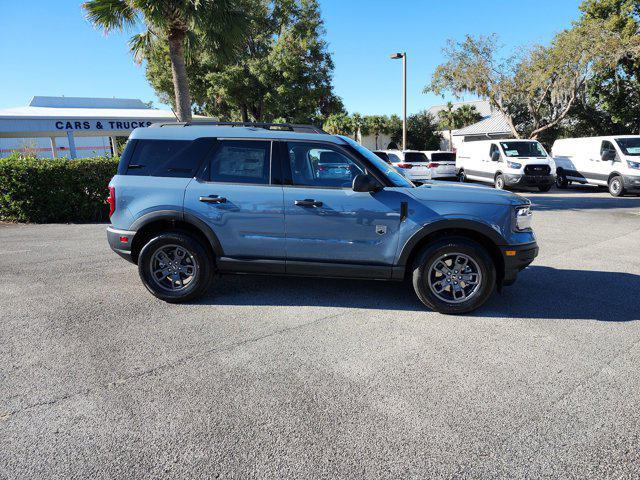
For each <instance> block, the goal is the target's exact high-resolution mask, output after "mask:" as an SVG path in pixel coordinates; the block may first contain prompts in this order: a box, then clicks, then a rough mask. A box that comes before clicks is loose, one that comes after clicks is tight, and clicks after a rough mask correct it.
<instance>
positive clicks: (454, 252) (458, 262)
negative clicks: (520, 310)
mask: <svg viewBox="0 0 640 480" xmlns="http://www.w3.org/2000/svg"><path fill="white" fill-rule="evenodd" d="M495 285H496V269H495V265H494V263H493V261H492V260H491V257H490V256H489V254H488V252H487V251H486V249H485V248H484V247H483V246H482V245H480V244H478V243H476V242H474V241H472V240H469V239H466V238H448V239H442V240H439V241H437V242H435V243H433V244H431V245H428V246H427V247H425V248H424V249H423V250H422V252H420V254H419V255H418V256H417V258H416V260H415V262H414V264H413V288H414V290H415V292H416V295H417V296H418V298H419V299H420V301H421V302H422V303H424V304H425V305H426V306H427V307H429V308H431V309H433V310H435V311H437V312H440V313H445V314H461V313H468V312H471V311H473V310H476V309H477V308H479V307H481V306H482V305H483V304H484V303H485V302H486V301H487V300H488V299H489V297H490V296H491V294H492V293H493V291H494V289H495Z"/></svg>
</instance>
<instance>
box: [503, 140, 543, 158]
mask: <svg viewBox="0 0 640 480" xmlns="http://www.w3.org/2000/svg"><path fill="white" fill-rule="evenodd" d="M500 145H501V146H502V150H503V151H504V154H505V155H506V156H507V157H546V156H547V153H546V152H545V151H544V148H542V145H540V144H539V143H538V142H500Z"/></svg>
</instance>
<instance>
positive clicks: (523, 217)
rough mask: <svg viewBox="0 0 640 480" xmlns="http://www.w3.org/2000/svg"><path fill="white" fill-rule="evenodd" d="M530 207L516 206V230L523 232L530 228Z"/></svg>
mask: <svg viewBox="0 0 640 480" xmlns="http://www.w3.org/2000/svg"><path fill="white" fill-rule="evenodd" d="M531 216H532V213H531V207H530V206H529V205H527V206H524V207H516V231H518V232H524V231H526V230H530V229H531Z"/></svg>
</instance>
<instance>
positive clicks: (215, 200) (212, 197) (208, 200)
mask: <svg viewBox="0 0 640 480" xmlns="http://www.w3.org/2000/svg"><path fill="white" fill-rule="evenodd" d="M198 200H200V201H201V202H204V203H227V199H226V198H225V197H219V196H218V195H209V196H208V197H200V198H199V199H198Z"/></svg>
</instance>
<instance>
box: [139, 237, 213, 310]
mask: <svg viewBox="0 0 640 480" xmlns="http://www.w3.org/2000/svg"><path fill="white" fill-rule="evenodd" d="M138 273H139V274H140V279H141V280H142V283H143V284H144V286H145V287H146V288H147V290H149V291H150V292H151V293H152V294H153V295H155V296H156V297H158V298H159V299H161V300H164V301H165V302H170V303H180V302H188V301H190V300H193V299H195V298H198V297H200V296H201V295H203V294H204V293H206V291H207V290H208V289H209V286H210V284H211V277H212V273H213V259H212V258H211V256H210V254H209V252H208V251H207V249H206V248H205V246H204V245H203V244H202V243H201V242H200V241H199V240H198V239H197V238H195V237H193V236H191V235H189V234H187V233H183V232H169V233H163V234H160V235H158V236H156V237H154V238H152V239H151V240H149V242H147V244H146V245H145V246H144V247H143V248H142V250H141V251H140V256H139V257H138Z"/></svg>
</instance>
